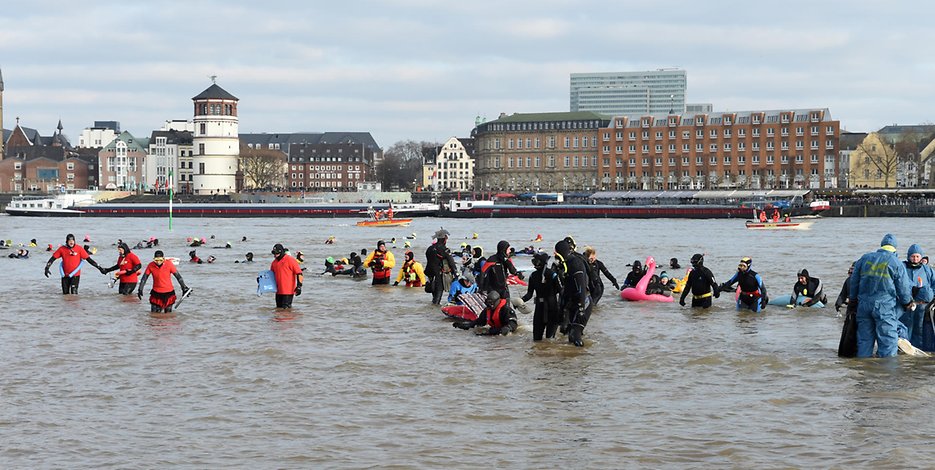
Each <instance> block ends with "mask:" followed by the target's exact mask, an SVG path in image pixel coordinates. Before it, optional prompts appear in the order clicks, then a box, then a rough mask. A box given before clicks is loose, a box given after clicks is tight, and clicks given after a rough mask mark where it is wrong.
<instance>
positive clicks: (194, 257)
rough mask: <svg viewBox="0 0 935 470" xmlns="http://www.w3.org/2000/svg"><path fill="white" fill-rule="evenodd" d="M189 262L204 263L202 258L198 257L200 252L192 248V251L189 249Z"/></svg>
mask: <svg viewBox="0 0 935 470" xmlns="http://www.w3.org/2000/svg"><path fill="white" fill-rule="evenodd" d="M188 262H189V263H196V264H202V263H204V261H202V260H201V258H199V257H198V254H197V253H195V250H192V251H189V252H188Z"/></svg>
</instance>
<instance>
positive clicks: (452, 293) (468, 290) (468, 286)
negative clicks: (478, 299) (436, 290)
mask: <svg viewBox="0 0 935 470" xmlns="http://www.w3.org/2000/svg"><path fill="white" fill-rule="evenodd" d="M475 292H477V283H475V282H474V275H473V274H471V272H470V271H465V272H463V273H461V276H459V277H458V280H457V282H452V283H451V289H449V290H448V303H449V304H453V305H464V302H461V299H459V298H458V296H459V295H461V294H473V293H475Z"/></svg>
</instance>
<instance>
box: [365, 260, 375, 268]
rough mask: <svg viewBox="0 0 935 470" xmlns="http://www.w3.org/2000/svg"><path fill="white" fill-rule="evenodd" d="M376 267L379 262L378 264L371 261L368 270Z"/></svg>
mask: <svg viewBox="0 0 935 470" xmlns="http://www.w3.org/2000/svg"><path fill="white" fill-rule="evenodd" d="M376 265H377V262H376V261H371V262H369V263H367V267H368V268H372V267H374V266H376Z"/></svg>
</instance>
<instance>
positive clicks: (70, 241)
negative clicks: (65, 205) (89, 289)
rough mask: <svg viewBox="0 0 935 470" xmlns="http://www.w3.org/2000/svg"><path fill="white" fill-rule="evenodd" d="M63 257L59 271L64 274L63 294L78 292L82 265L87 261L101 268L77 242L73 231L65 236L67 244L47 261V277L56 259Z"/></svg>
mask: <svg viewBox="0 0 935 470" xmlns="http://www.w3.org/2000/svg"><path fill="white" fill-rule="evenodd" d="M59 258H60V259H61V260H62V263H61V264H60V265H59V272H60V273H61V275H62V294H77V293H78V284H79V283H80V282H81V266H82V265H83V264H84V262H85V261H87V262H88V264H90V265H91V266H94V267H95V268H97V269H101V267H100V265H98V264H97V262H96V261H94V260H93V259H91V255H89V254H88V252H87V250H85V249H84V248H82V247H80V246H78V245H77V244H75V236H74V235H73V234H71V233H69V234H68V236H66V237H65V244H64V245H62V246H60V247H58V249H57V250H55V252H53V253H52V257H50V258H49V261H48V262H46V263H45V277H49V275H50V274H51V272H50V271H49V269H50V268H51V267H52V263H53V262H54V261H55V260H56V259H59Z"/></svg>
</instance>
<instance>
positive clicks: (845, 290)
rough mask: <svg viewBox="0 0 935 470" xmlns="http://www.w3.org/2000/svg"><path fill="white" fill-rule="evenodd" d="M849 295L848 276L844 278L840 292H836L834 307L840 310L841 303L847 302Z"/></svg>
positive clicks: (849, 281)
mask: <svg viewBox="0 0 935 470" xmlns="http://www.w3.org/2000/svg"><path fill="white" fill-rule="evenodd" d="M850 296H851V277H850V276H848V277H847V279H845V280H844V285H843V286H841V293H840V294H838V299H837V300H835V301H834V309H835V310H837V311H840V310H841V306H842V305H847V304H848V298H849V297H850Z"/></svg>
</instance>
